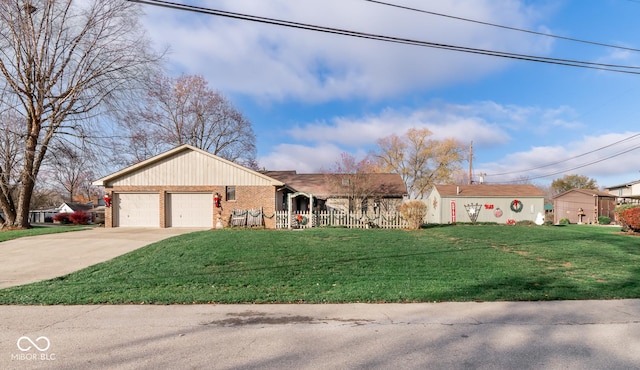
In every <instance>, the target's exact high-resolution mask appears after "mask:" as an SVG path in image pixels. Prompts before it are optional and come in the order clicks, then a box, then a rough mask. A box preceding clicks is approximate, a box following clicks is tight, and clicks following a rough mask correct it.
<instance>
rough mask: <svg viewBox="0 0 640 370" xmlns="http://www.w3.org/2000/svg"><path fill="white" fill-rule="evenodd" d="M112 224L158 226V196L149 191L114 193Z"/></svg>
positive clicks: (121, 225)
mask: <svg viewBox="0 0 640 370" xmlns="http://www.w3.org/2000/svg"><path fill="white" fill-rule="evenodd" d="M115 206H116V207H117V215H116V216H115V217H114V221H115V222H114V226H120V227H160V197H159V195H158V194H149V193H121V194H116V202H115Z"/></svg>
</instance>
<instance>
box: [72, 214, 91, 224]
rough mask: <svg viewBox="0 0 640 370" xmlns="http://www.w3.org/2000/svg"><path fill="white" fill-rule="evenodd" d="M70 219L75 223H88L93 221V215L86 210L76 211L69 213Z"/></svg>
mask: <svg viewBox="0 0 640 370" xmlns="http://www.w3.org/2000/svg"><path fill="white" fill-rule="evenodd" d="M69 221H70V222H71V223H73V224H74V225H86V224H88V223H89V221H91V215H89V214H88V213H87V212H85V211H75V212H73V213H72V214H70V215H69Z"/></svg>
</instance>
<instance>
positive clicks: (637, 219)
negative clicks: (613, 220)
mask: <svg viewBox="0 0 640 370" xmlns="http://www.w3.org/2000/svg"><path fill="white" fill-rule="evenodd" d="M618 217H619V220H620V223H621V224H623V225H624V226H626V228H627V229H628V230H631V231H635V232H640V207H635V208H628V209H625V210H623V211H622V212H621V213H620V214H619V215H618ZM624 226H623V227H624Z"/></svg>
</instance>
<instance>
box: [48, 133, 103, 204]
mask: <svg viewBox="0 0 640 370" xmlns="http://www.w3.org/2000/svg"><path fill="white" fill-rule="evenodd" d="M49 157H50V160H49V162H50V163H49V166H50V167H51V169H52V177H53V179H54V180H55V182H56V184H58V185H59V186H62V188H63V189H64V191H65V193H66V197H65V198H66V200H67V201H69V202H74V201H75V197H76V196H78V195H81V196H82V198H89V199H90V198H92V194H91V188H90V184H91V179H92V178H93V170H92V167H93V164H94V163H95V161H94V159H93V156H92V154H91V152H90V151H88V150H83V148H79V149H78V150H76V149H74V147H73V146H70V145H64V144H60V143H59V144H56V145H55V146H54V147H53V149H52V150H51V155H50V156H49ZM88 185H89V187H88Z"/></svg>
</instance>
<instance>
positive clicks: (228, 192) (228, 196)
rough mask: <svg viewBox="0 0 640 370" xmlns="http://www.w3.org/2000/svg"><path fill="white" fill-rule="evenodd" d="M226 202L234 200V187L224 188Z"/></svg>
mask: <svg viewBox="0 0 640 370" xmlns="http://www.w3.org/2000/svg"><path fill="white" fill-rule="evenodd" d="M226 200H227V201H230V200H236V187H235V186H227V188H226Z"/></svg>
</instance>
